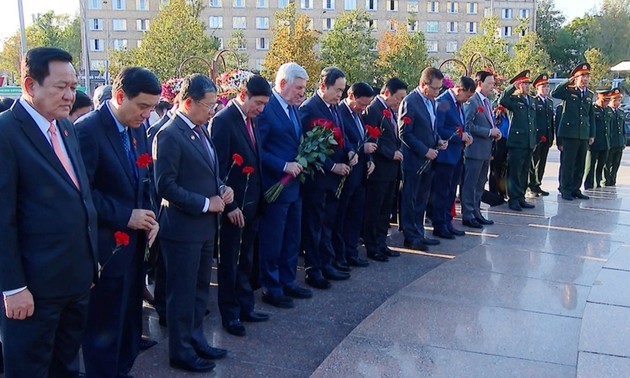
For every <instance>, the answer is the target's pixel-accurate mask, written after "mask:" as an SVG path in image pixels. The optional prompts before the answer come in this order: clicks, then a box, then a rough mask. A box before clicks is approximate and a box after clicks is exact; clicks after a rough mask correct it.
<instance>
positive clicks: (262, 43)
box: [256, 37, 269, 50]
mask: <svg viewBox="0 0 630 378" xmlns="http://www.w3.org/2000/svg"><path fill="white" fill-rule="evenodd" d="M256 50H269V42H267V38H265V37H260V38H256Z"/></svg>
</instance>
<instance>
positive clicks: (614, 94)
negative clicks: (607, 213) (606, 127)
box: [604, 88, 626, 186]
mask: <svg viewBox="0 0 630 378" xmlns="http://www.w3.org/2000/svg"><path fill="white" fill-rule="evenodd" d="M610 95H611V98H610V103H609V106H610V108H611V109H612V112H613V117H612V121H611V123H610V151H609V152H608V161H607V162H606V166H605V167H604V179H605V180H606V182H605V183H604V185H606V186H615V185H616V184H617V171H619V166H620V165H621V157H622V156H623V149H624V148H626V132H625V119H626V113H625V112H624V111H623V110H621V109H620V108H619V106H620V105H621V97H622V94H621V91H620V90H619V88H615V89H613V90H612V91H611V93H610Z"/></svg>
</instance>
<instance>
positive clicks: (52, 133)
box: [48, 122, 81, 189]
mask: <svg viewBox="0 0 630 378" xmlns="http://www.w3.org/2000/svg"><path fill="white" fill-rule="evenodd" d="M48 133H49V134H50V142H51V143H52V148H53V150H54V151H55V155H57V158H58V159H59V161H60V162H61V165H63V167H64V169H65V170H66V172H67V173H68V176H70V179H71V180H72V182H73V183H74V185H75V186H76V187H77V188H78V189H81V186H79V181H78V180H77V176H76V175H75V174H74V170H73V169H72V165H71V164H70V161H69V160H68V158H67V157H66V155H65V154H64V153H63V150H62V149H61V146H60V145H59V141H58V140H57V127H55V124H54V123H52V122H51V123H50V125H49V126H48Z"/></svg>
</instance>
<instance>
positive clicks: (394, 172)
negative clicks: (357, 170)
mask: <svg viewBox="0 0 630 378" xmlns="http://www.w3.org/2000/svg"><path fill="white" fill-rule="evenodd" d="M384 109H385V106H384V105H383V103H382V102H381V101H380V100H379V99H378V98H374V100H372V103H370V105H368V107H367V109H365V113H363V121H364V123H365V124H366V125H370V126H374V127H381V124H382V130H381V136H380V137H379V138H378V148H377V149H376V151H375V152H374V153H373V154H372V157H373V159H374V165H375V166H374V172H372V174H371V175H370V181H388V182H391V181H396V179H397V178H398V171H399V170H400V162H399V161H397V160H394V153H395V152H396V151H398V150H400V139H399V138H398V131H397V125H394V124H393V123H392V121H391V120H390V119H389V118H388V117H383V110H384Z"/></svg>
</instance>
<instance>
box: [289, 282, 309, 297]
mask: <svg viewBox="0 0 630 378" xmlns="http://www.w3.org/2000/svg"><path fill="white" fill-rule="evenodd" d="M284 295H286V296H288V297H291V298H298V299H308V298H312V297H313V292H312V291H310V290H309V289H307V288H304V287H300V286H298V285H294V286H285V287H284Z"/></svg>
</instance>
